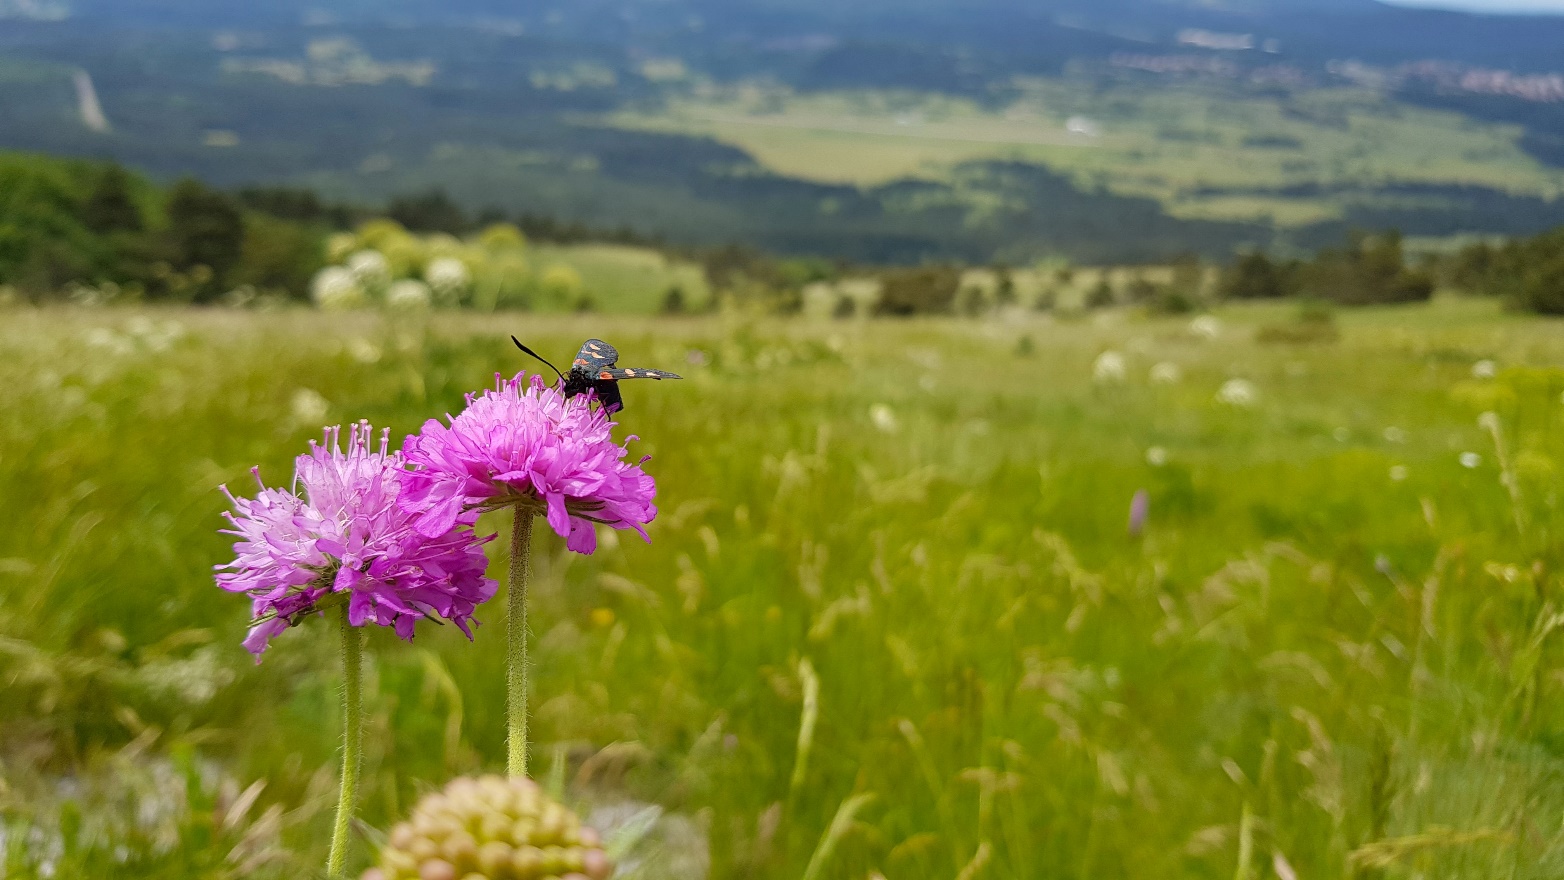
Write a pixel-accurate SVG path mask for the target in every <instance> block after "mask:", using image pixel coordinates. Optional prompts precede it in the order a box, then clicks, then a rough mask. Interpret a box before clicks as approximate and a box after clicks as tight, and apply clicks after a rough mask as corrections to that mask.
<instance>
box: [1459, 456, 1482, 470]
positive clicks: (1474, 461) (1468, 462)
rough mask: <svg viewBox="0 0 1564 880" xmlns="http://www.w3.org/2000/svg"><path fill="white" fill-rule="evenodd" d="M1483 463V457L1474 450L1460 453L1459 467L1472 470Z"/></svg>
mask: <svg viewBox="0 0 1564 880" xmlns="http://www.w3.org/2000/svg"><path fill="white" fill-rule="evenodd" d="M1482 463H1483V457H1482V456H1481V455H1478V454H1477V453H1475V452H1463V453H1461V467H1464V468H1466V469H1467V470H1472V469H1473V468H1476V467H1478V466H1480V465H1481V464H1482Z"/></svg>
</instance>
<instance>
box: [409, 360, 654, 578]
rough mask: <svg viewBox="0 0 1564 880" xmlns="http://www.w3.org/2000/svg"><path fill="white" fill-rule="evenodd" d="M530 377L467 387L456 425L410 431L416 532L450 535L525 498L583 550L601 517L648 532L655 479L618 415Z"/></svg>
mask: <svg viewBox="0 0 1564 880" xmlns="http://www.w3.org/2000/svg"><path fill="white" fill-rule="evenodd" d="M525 375H526V374H525V373H518V374H517V376H516V378H514V379H502V378H500V377H499V376H496V377H495V379H496V383H495V388H494V390H492V391H485V392H484V393H483V394H481V395H478V396H476V397H475V396H473V395H468V397H467V408H466V409H465V410H463V411H462V413H461V414H460V415H458V416H456V417H454V418H451V419H450V426H449V427H447V426H446V425H442V424H441V423H440V422H439V421H438V420H434V419H431V420H429V421H428V422H425V423H424V426H423V429H422V430H421V431H420V432H419V433H418V434H417V435H415V436H412V437H409V438H408V439H407V442H406V444H404V446H403V454H404V455H405V456H406V457H407V462H408V464H410V465H412V468H413V470H412V472H411V473H410V474H409V475H408V477H407V492H406V493H405V494H404V495H403V497H402V503H403V507H404V509H406V510H407V511H409V512H410V513H412V514H414V515H415V516H416V519H417V524H418V529H419V531H420V532H421V533H423V534H424V535H439V534H444V533H445V532H447V531H449V530H450V529H451V527H452V526H453V524H455V523H456V522H458V521H459V520H461V519H462V518H463V517H466V516H470V515H472V513H473V512H474V511H477V510H492V509H498V508H501V507H509V506H512V505H520V506H522V507H527V508H531V509H535V510H537V511H538V512H541V513H543V514H544V515H545V516H546V517H547V519H548V524H549V526H550V527H551V528H553V529H554V531H555V532H557V533H558V534H559V535H560V536H561V537H563V538H565V540H566V546H567V547H569V548H570V549H571V550H574V551H575V552H577V553H591V552H592V551H593V550H595V549H596V548H597V532H596V530H595V529H594V528H593V524H594V523H598V524H602V525H607V526H612V527H613V528H616V529H634V530H635V531H636V532H638V533H640V535H641V537H642V538H644V539H646V540H648V541H649V540H651V538H650V537H649V536H648V535H647V534H646V529H645V525H646V523H649V522H651V521H652V518H653V517H655V516H656V515H657V507H656V506H655V505H654V504H653V503H652V498H653V496H654V495H655V494H656V491H657V487H656V483H655V482H654V481H653V480H652V478H651V476H650V475H648V474H647V473H646V472H645V471H643V470H641V467H640V464H641V462H644V461H646V459H645V458H643V459H641V460H640V461H638V462H629V461H626V460H625V456H626V455H627V454H628V453H629V450H628V449H627V448H626V447H625V446H622V445H620V444H618V443H615V442H614V439H613V437H612V436H611V433H610V432H611V431H612V429H613V427H614V425H615V423H614V422H612V421H609V419H608V414H607V413H605V412H603V410H602V408H601V407H597V408H594V407H592V406H591V405H590V401H589V398H588V396H587V395H580V396H577V397H574V398H571V399H569V400H566V399H565V396H564V395H563V394H562V393H561V392H560V390H559V389H557V388H551V387H548V386H546V385H545V384H544V383H543V377H541V376H533V377H532V379H531V381H530V382H527V381H524V380H523V377H524V376H525ZM634 439H636V438H635V437H630V438H628V440H634ZM627 442H628V441H627Z"/></svg>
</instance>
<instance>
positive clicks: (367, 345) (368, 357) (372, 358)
mask: <svg viewBox="0 0 1564 880" xmlns="http://www.w3.org/2000/svg"><path fill="white" fill-rule="evenodd" d="M348 354H350V355H352V356H353V360H356V361H358V362H359V363H361V364H372V363H375V362H376V361H378V360H380V346H378V345H376V344H374V343H373V342H370V341H369V340H368V339H365V338H364V337H362V336H355V337H353V338H352V339H349V340H348Z"/></svg>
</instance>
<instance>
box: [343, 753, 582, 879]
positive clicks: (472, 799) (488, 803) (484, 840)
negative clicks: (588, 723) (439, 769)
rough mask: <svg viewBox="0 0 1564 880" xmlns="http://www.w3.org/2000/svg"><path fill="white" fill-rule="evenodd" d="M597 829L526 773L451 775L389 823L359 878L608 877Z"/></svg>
mask: <svg viewBox="0 0 1564 880" xmlns="http://www.w3.org/2000/svg"><path fill="white" fill-rule="evenodd" d="M612 874H613V863H612V861H611V860H610V859H609V858H608V854H607V853H606V852H604V851H603V847H602V836H601V835H599V834H598V833H597V831H596V830H594V829H592V828H585V827H582V825H581V821H580V820H579V819H578V818H576V816H575V814H574V813H572V812H571V811H570V810H568V809H566V808H565V807H563V806H562V805H560V804H557V803H555V802H554V801H552V800H551V799H549V797H548V796H547V795H545V794H543V793H542V792H541V791H540V790H539V789H538V787H537V785H536V784H535V783H533V782H532V781H531V780H527V779H505V778H503V777H500V776H485V777H482V778H480V779H457V780H454V781H452V782H451V783H450V784H449V785H447V786H446V787H445V790H444V791H442V792H436V793H434V794H430V795H428V796H426V797H425V798H424V799H423V800H422V801H420V802H419V803H418V804H417V806H415V807H414V808H413V812H412V818H411V819H410V820H409V821H407V822H402V823H398V824H397V825H396V826H395V827H393V828H392V830H391V834H390V836H389V837H388V839H387V843H386V847H385V849H384V850H382V851H381V853H380V863H379V865H378V866H377V867H375V868H372V869H370V870H369V871H368V872H366V873H365V874H364V875H363V880H544V878H549V880H555V878H559V880H608V877H609V876H610V875H612Z"/></svg>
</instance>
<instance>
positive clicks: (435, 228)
mask: <svg viewBox="0 0 1564 880" xmlns="http://www.w3.org/2000/svg"><path fill="white" fill-rule="evenodd" d="M386 216H387V217H390V218H391V219H392V220H395V221H396V222H398V223H400V224H402V225H403V226H405V227H407V228H408V229H411V230H413V231H414V232H448V233H450V234H452V235H460V234H461V233H463V232H466V231H467V215H466V214H464V213H463V212H462V209H461V207H460V206H458V205H457V204H456V203H455V202H453V201H451V197H450V196H448V195H446V194H445V191H444V190H439V189H432V190H429V191H428V192H424V193H418V194H416V195H407V196H397V197H396V198H393V199H392V200H391V204H389V205H388V206H386Z"/></svg>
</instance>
